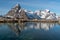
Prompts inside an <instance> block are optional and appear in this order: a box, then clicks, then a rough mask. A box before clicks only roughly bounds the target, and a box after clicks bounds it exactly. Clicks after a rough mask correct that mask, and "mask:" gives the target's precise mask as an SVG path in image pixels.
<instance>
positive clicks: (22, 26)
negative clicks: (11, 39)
mask: <svg viewBox="0 0 60 40" xmlns="http://www.w3.org/2000/svg"><path fill="white" fill-rule="evenodd" d="M8 25H9V27H10V28H11V30H12V31H14V32H15V33H16V35H19V34H20V33H21V32H22V31H24V30H29V29H35V30H41V29H42V30H49V29H50V28H53V27H54V25H55V24H54V23H36V22H26V23H19V24H18V23H8Z"/></svg>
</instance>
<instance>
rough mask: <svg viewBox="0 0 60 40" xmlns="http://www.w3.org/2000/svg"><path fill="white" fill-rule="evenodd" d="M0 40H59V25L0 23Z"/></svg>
mask: <svg viewBox="0 0 60 40" xmlns="http://www.w3.org/2000/svg"><path fill="white" fill-rule="evenodd" d="M0 40H60V24H58V23H41V22H25V23H0Z"/></svg>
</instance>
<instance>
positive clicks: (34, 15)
mask: <svg viewBox="0 0 60 40" xmlns="http://www.w3.org/2000/svg"><path fill="white" fill-rule="evenodd" d="M26 15H27V17H28V19H40V17H39V16H38V15H36V14H31V13H29V12H26Z"/></svg>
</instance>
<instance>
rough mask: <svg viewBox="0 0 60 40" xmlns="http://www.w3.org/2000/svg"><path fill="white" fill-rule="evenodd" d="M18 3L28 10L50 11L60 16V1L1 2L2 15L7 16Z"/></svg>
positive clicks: (24, 0)
mask: <svg viewBox="0 0 60 40" xmlns="http://www.w3.org/2000/svg"><path fill="white" fill-rule="evenodd" d="M17 3H19V4H20V5H21V7H22V8H24V9H27V10H32V11H34V10H44V9H49V10H50V11H52V12H55V13H56V14H57V15H60V0H0V15H4V14H6V13H7V12H8V11H9V10H10V9H11V8H12V7H14V6H15V5H16V4H17Z"/></svg>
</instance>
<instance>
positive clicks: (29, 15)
mask: <svg viewBox="0 0 60 40" xmlns="http://www.w3.org/2000/svg"><path fill="white" fill-rule="evenodd" d="M6 17H13V18H16V17H17V18H23V19H42V18H44V19H57V18H58V17H57V16H56V14H55V13H54V12H51V11H50V10H48V9H45V10H36V11H34V12H33V11H28V10H26V9H23V8H21V6H20V5H19V4H17V5H16V6H15V7H13V8H12V9H11V10H10V11H9V12H8V14H6Z"/></svg>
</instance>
